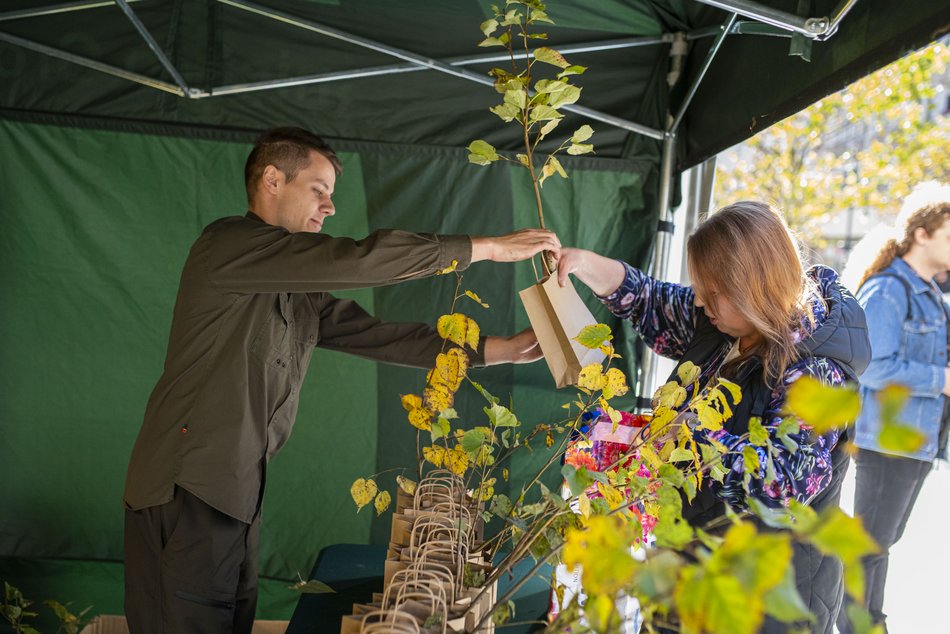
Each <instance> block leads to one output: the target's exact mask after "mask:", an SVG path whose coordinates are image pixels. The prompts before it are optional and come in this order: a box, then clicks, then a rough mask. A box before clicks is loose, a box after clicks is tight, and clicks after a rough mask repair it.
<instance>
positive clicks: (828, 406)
mask: <svg viewBox="0 0 950 634" xmlns="http://www.w3.org/2000/svg"><path fill="white" fill-rule="evenodd" d="M785 406H786V408H787V409H788V411H789V412H790V413H791V414H793V415H794V416H797V417H798V418H799V419H801V420H802V421H803V422H804V423H805V424H807V425H809V426H810V427H811V428H812V429H813V430H814V431H815V433H816V434H819V435H820V434H824V433H826V432H828V431H831V430H832V429H839V428H842V427H845V426H847V425H850V424H851V423H852V422H854V419H855V418H857V416H858V413H859V412H860V411H861V400H860V398H859V397H858V393H857V391H856V390H854V389H853V388H850V387H843V388H842V387H830V386H827V385H824V384H823V383H822V382H821V381H819V380H818V379H816V378H814V377H811V376H803V377H802V378H800V379H798V380H797V381H795V382H794V383H792V385H791V387H789V388H788V393H787V396H786V399H785Z"/></svg>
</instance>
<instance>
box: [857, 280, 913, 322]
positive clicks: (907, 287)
mask: <svg viewBox="0 0 950 634" xmlns="http://www.w3.org/2000/svg"><path fill="white" fill-rule="evenodd" d="M876 277H893V278H894V279H895V280H897V281H898V282H900V283H901V286H903V287H904V292H905V293H906V294H907V314H906V315H905V316H904V321H910V319H911V317H913V316H914V302H913V301H911V298H910V297H911V294H912V289H911V287H910V282H908V281H907V280H905V279H904V278H903V277H901V276H900V275H896V274H894V273H877V274H875V275H872V276H871V277H869V278H868V279H866V280H865V281H864V283H865V284H867V283H868V282H869V281H870V280H873V279H874V278H876ZM862 286H863V284H862Z"/></svg>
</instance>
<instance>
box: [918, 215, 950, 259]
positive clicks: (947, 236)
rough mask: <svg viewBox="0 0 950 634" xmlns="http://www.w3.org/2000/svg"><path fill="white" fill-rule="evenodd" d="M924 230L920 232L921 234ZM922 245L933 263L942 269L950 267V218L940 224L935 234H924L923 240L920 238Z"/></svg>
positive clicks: (919, 241)
mask: <svg viewBox="0 0 950 634" xmlns="http://www.w3.org/2000/svg"><path fill="white" fill-rule="evenodd" d="M922 233H924V232H923V231H920V232H918V235H919V234H922ZM917 244H918V245H920V246H921V247H922V248H923V249H924V252H925V253H926V255H927V258H928V259H929V260H930V261H931V262H930V263H931V265H932V266H933V267H934V268H935V269H937V270H941V271H946V270H947V269H950V220H947V221H945V222H944V223H943V224H942V225H940V226H939V227H938V228H937V230H936V231H934V232H933V235H931V236H927V235H924V236H923V240H918V243H917Z"/></svg>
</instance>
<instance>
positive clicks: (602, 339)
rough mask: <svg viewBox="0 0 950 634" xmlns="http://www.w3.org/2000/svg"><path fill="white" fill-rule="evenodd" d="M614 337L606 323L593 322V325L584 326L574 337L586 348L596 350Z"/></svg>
mask: <svg viewBox="0 0 950 634" xmlns="http://www.w3.org/2000/svg"><path fill="white" fill-rule="evenodd" d="M613 338H614V337H613V335H612V334H611V332H610V326H608V325H606V324H593V325H591V326H584V327H583V328H582V329H581V331H580V332H579V333H578V334H577V336H576V337H574V341H576V342H577V343H579V344H581V345H582V346H584V347H585V348H588V349H590V350H594V349H595V348H599V347H601V346H602V345H604V344H605V343H607V342H608V341H610V340H611V339H613Z"/></svg>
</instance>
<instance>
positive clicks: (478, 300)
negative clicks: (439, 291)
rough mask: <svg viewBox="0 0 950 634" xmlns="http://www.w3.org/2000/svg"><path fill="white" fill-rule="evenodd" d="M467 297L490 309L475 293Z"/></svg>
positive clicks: (466, 292)
mask: <svg viewBox="0 0 950 634" xmlns="http://www.w3.org/2000/svg"><path fill="white" fill-rule="evenodd" d="M519 156H522V155H520V154H519ZM465 296H466V297H468V298H469V299H471V300H472V301H475V302H477V303H479V304H481V306H482V308H489V306H488V304H486V303H485V302H483V301H482V298H481V297H479V296H478V295H476V294H475V292H474V291H465Z"/></svg>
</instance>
